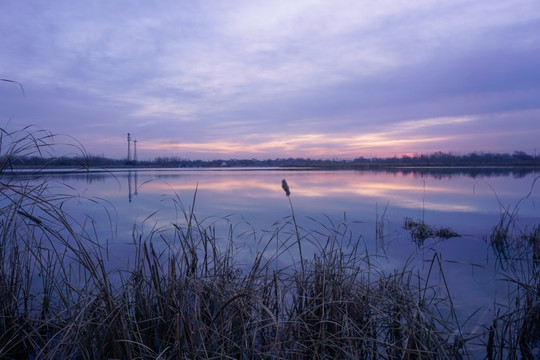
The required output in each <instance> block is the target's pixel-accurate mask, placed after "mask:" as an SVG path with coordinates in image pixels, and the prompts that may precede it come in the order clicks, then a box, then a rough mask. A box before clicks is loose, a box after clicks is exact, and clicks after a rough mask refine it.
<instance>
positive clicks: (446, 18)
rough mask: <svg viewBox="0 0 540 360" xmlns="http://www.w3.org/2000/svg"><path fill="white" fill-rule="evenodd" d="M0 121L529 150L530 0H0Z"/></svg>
mask: <svg viewBox="0 0 540 360" xmlns="http://www.w3.org/2000/svg"><path fill="white" fill-rule="evenodd" d="M0 34H2V35H1V36H0V78H4V79H11V80H16V81H18V82H19V83H21V84H22V85H23V86H24V90H25V95H23V94H22V92H21V90H20V88H19V87H18V86H17V85H16V84H12V83H8V82H0V125H1V126H2V127H9V128H11V129H16V128H21V127H23V126H25V125H29V124H33V125H37V126H39V127H41V128H44V129H47V130H50V131H51V132H53V133H57V134H65V135H69V136H73V137H74V138H75V139H77V140H78V141H80V142H81V143H82V144H83V145H84V147H85V148H86V150H87V152H88V153H90V154H96V155H101V154H103V155H105V156H108V157H125V156H126V155H127V141H126V134H127V132H130V133H131V134H132V137H133V138H135V139H137V140H138V143H137V151H138V155H139V158H140V159H151V158H154V157H155V156H179V157H183V158H190V159H217V158H252V157H254V158H258V159H266V158H276V157H290V156H292V157H312V158H334V157H338V158H354V157H358V156H365V157H372V156H394V155H400V154H412V153H418V152H420V153H429V152H433V151H439V150H441V151H445V152H446V151H451V152H455V153H468V152H471V151H492V152H513V151H515V150H521V151H526V152H528V153H533V152H534V151H535V149H536V148H537V147H538V150H539V151H540V1H538V0H512V1H508V0H479V1H470V0H442V1H441V0H436V1H435V0H433V1H424V0H415V1H402V0H382V1H367V0H352V1H340V0H337V1H304V0H301V1H299V0H295V1H290V0H284V1H281V0H279V1H276V0H272V1H251V0H250V1H155V2H152V1H131V0H130V1H127V0H126V1H110V0H107V1H74V0H64V1H50V2H37V1H9V0H8V1H2V2H1V3H0Z"/></svg>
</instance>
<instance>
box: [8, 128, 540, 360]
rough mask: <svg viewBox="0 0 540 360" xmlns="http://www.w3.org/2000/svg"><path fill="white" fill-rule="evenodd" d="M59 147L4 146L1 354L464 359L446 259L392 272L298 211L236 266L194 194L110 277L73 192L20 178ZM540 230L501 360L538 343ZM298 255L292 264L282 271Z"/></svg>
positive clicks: (139, 237) (28, 138) (491, 342)
mask: <svg viewBox="0 0 540 360" xmlns="http://www.w3.org/2000/svg"><path fill="white" fill-rule="evenodd" d="M21 134H22V135H21ZM8 138H9V139H8ZM49 139H50V138H47V137H45V138H43V139H36V137H35V134H31V133H18V134H7V133H5V132H3V138H2V139H0V140H2V142H1V143H0V145H2V146H3V145H5V144H7V143H10V144H11V145H10V146H8V147H7V148H5V147H4V148H2V149H1V150H2V154H3V156H2V164H1V165H0V166H1V167H0V169H1V171H0V196H1V199H0V207H1V214H0V358H3V359H24V358H28V359H33V358H40V359H42V358H43V359H104V358H111V359H147V358H158V359H173V358H176V359H194V358H208V359H218V358H219V359H229V358H234V359H312V358H318V359H335V358H339V359H459V358H461V357H467V353H468V348H467V342H468V339H466V338H462V337H461V336H460V337H456V336H455V332H454V330H455V329H460V324H459V323H458V320H457V316H456V314H455V310H454V307H453V303H452V298H451V297H450V294H449V292H448V289H447V288H446V286H445V284H446V283H445V281H444V273H443V267H442V264H441V262H440V261H439V258H438V257H437V256H435V257H434V258H433V260H432V263H431V269H432V270H433V272H435V270H438V271H439V272H440V273H441V274H442V275H441V276H440V278H441V279H442V280H441V281H440V282H439V283H438V284H436V285H433V281H432V280H433V279H430V274H431V273H432V272H431V270H430V272H429V274H428V276H427V278H426V279H424V278H422V277H421V276H419V274H418V272H417V271H415V269H414V267H413V266H410V265H404V266H403V268H401V269H397V270H395V271H394V272H391V273H385V272H383V271H382V270H381V269H379V268H377V267H376V266H375V265H374V264H373V263H372V261H371V260H372V259H370V257H369V256H368V255H366V254H365V253H363V252H362V251H360V250H359V249H358V247H357V246H352V247H345V245H344V244H348V243H350V239H345V238H346V237H347V236H349V232H348V229H347V228H346V227H345V225H344V224H341V223H340V224H337V225H336V226H333V227H331V228H328V229H327V230H328V233H326V234H324V233H322V232H320V231H319V232H317V233H306V232H305V231H304V230H303V229H302V228H300V227H298V226H297V223H296V218H295V216H294V209H293V207H292V202H290V205H291V213H292V215H291V220H292V221H291V222H287V223H284V224H281V225H279V226H278V228H277V229H276V230H275V231H274V232H271V233H261V234H255V235H254V236H255V237H256V239H255V240H256V241H257V242H258V243H259V244H260V245H261V246H260V250H259V251H258V252H257V253H256V255H255V256H254V259H253V261H252V262H251V263H250V264H248V265H240V264H238V263H237V261H238V260H237V255H238V253H237V249H238V248H237V246H239V245H238V244H236V242H235V239H236V235H235V233H234V227H232V226H231V230H230V232H229V234H228V237H227V238H225V239H223V238H219V237H218V236H217V235H216V229H215V227H214V225H213V224H209V225H207V224H206V223H205V221H199V219H197V216H196V213H195V212H194V211H193V209H194V207H195V202H196V201H195V200H196V196H194V198H193V203H192V204H191V207H190V208H189V209H188V210H186V209H185V208H184V207H183V206H182V204H181V202H180V201H179V200H178V201H177V202H176V203H177V205H178V208H179V209H180V212H179V214H180V218H179V219H178V221H177V222H176V223H174V224H172V225H171V228H170V229H167V230H166V231H163V230H161V229H159V230H158V229H152V230H151V231H149V232H146V233H144V232H141V231H138V230H135V231H134V233H133V242H134V244H135V249H136V251H135V254H134V257H133V258H132V259H130V262H129V265H128V264H127V263H126V265H125V267H123V268H115V269H111V268H109V267H108V265H107V263H108V257H109V256H113V255H114V254H110V253H109V252H108V251H107V248H106V246H104V245H103V244H102V243H101V242H100V239H98V238H97V237H96V235H95V233H96V232H95V231H94V229H93V224H92V221H83V222H78V221H77V220H76V219H73V218H71V217H70V215H69V214H68V213H66V212H64V211H63V208H64V207H63V205H64V204H65V202H67V201H70V197H69V196H65V197H64V196H59V195H58V194H57V193H56V192H54V191H52V190H51V189H50V188H49V187H48V183H47V181H45V180H43V181H42V182H36V181H32V182H25V181H21V179H20V178H18V179H19V180H17V178H16V177H15V178H14V177H11V176H9V169H10V161H11V160H10V159H14V158H16V157H17V156H19V155H20V154H22V153H24V152H25V151H31V149H32V147H37V149H38V150H39V149H42V148H43V147H46V146H50V142H49ZM8 140H9V141H8ZM41 140H43V141H42V142H41ZM6 150H7V153H6V152H5V151H6ZM287 188H288V187H287ZM286 192H287V191H286ZM289 195H290V193H289ZM289 201H290V197H289ZM539 233H540V230H539V229H538V228H535V229H534V231H531V232H528V233H527V235H523V236H521V237H520V239H521V241H524V242H526V243H528V244H530V248H531V249H533V250H532V254H533V259H534V261H533V262H532V264H534V268H532V269H533V270H534V272H532V273H530V272H529V273H528V274H529V275H530V277H529V278H527V279H524V278H522V277H520V278H512V279H511V280H512V281H515V282H516V284H517V287H518V288H519V291H520V293H519V304H516V306H515V307H511V306H509V307H508V309H507V310H508V311H505V312H503V311H502V310H501V311H499V314H498V315H499V316H498V318H497V319H495V320H494V321H493V322H492V323H490V324H491V326H489V325H488V326H486V331H485V334H483V336H484V337H485V339H486V341H485V345H486V354H487V357H488V358H490V359H500V358H503V355H504V356H507V355H512V354H518V351H520V352H519V354H522V355H523V356H524V357H525V355H526V354H529V353H530V352H531V351H532V350H531V349H530V346H529V345H530V344H532V343H533V342H534V341H535V339H538V338H539V337H538V336H537V334H538V331H539V330H538V329H539V328H540V327H539V325H538V319H539V315H538V309H539V306H538V295H537V294H538V292H539V291H538V290H539V289H538V281H537V274H538V272H537V271H536V269H537V268H536V264H537V261H538V258H539V257H538V252H539V250H538V249H539V245H538V244H540V241H539V236H538V234H539ZM304 241H309V243H310V244H311V245H315V246H314V247H315V248H316V249H317V251H316V252H315V254H314V255H313V256H310V257H301V258H300V263H301V266H298V265H299V264H298V260H296V261H295V260H294V256H292V255H290V253H291V249H293V248H296V247H298V250H299V251H301V242H304ZM274 249H275V250H274ZM287 256H290V259H291V260H290V261H289V262H287V261H285V262H284V263H288V264H289V265H287V266H282V267H279V266H277V265H276V264H278V261H277V260H278V259H279V260H280V263H283V262H282V260H283V259H284V258H285V257H287ZM531 274H532V275H531ZM516 329H518V332H517V333H518V334H519V335H516ZM526 344H529V345H527V346H529V348H527V346H526ZM527 351H529V352H527ZM509 358H510V357H509Z"/></svg>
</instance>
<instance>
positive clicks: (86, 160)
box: [0, 151, 540, 168]
mask: <svg viewBox="0 0 540 360" xmlns="http://www.w3.org/2000/svg"><path fill="white" fill-rule="evenodd" d="M0 160H2V159H0ZM10 165H11V166H13V167H16V168H21V167H51V166H52V167H134V166H135V167H156V168H164V167H172V168H178V167H180V168H197V167H322V168H326V167H338V168H377V167H407V166H415V167H424V166H425V167H450V166H540V156H533V155H529V154H527V153H525V152H523V151H516V152H514V153H513V154H508V153H502V154H500V153H477V152H474V153H469V154H465V155H456V154H451V153H444V152H441V151H438V152H435V153H432V154H418V155H414V156H406V155H403V156H400V157H398V156H394V157H391V158H379V157H375V158H364V157H358V158H356V159H349V160H342V159H326V160H323V159H310V158H277V159H268V160H257V159H228V160H225V159H217V160H189V159H183V158H180V157H161V156H160V157H156V158H155V159H154V160H142V161H141V160H139V161H136V162H135V161H133V160H132V161H127V160H126V159H112V158H107V157H105V156H99V155H88V156H73V157H60V158H44V157H38V156H28V157H18V158H12V159H10Z"/></svg>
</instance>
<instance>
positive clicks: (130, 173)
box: [127, 170, 139, 202]
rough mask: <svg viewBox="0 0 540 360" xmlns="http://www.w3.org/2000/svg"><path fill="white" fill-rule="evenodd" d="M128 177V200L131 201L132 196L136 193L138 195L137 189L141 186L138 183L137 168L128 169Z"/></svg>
mask: <svg viewBox="0 0 540 360" xmlns="http://www.w3.org/2000/svg"><path fill="white" fill-rule="evenodd" d="M127 178H128V201H129V202H131V199H132V196H133V195H135V196H137V194H138V193H137V189H138V188H139V187H138V185H137V178H138V176H137V170H129V171H128V175H127ZM132 178H133V181H134V188H135V192H134V194H133V195H132V194H131V179H132Z"/></svg>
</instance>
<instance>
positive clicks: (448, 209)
mask: <svg viewBox="0 0 540 360" xmlns="http://www.w3.org/2000/svg"><path fill="white" fill-rule="evenodd" d="M47 176H48V177H49V179H50V180H51V181H52V184H54V186H55V187H57V188H58V190H57V191H58V192H59V193H60V192H66V189H68V188H73V189H75V190H76V191H77V192H78V193H80V194H81V197H80V198H79V199H78V200H77V201H71V202H69V203H68V204H67V205H66V209H68V210H69V211H70V213H71V214H74V216H76V217H79V218H81V219H83V218H84V216H85V215H88V216H90V217H91V218H92V219H94V221H95V224H98V225H97V226H96V232H97V233H98V234H96V236H97V237H99V239H100V241H106V242H107V243H108V247H109V249H110V250H111V252H112V253H113V254H117V255H119V256H118V257H119V258H122V259H123V260H125V261H128V262H129V254H130V253H131V252H132V251H133V248H134V247H133V245H132V243H133V239H132V234H133V231H134V229H135V230H136V232H137V233H142V234H143V238H144V236H147V235H148V234H150V233H152V232H155V231H160V230H164V231H166V230H167V229H170V228H171V223H180V224H182V223H184V222H185V220H184V217H183V213H182V209H184V210H185V211H187V212H189V211H190V210H191V209H192V206H193V204H194V207H195V208H194V213H195V215H196V216H197V219H198V220H199V221H202V222H203V224H207V225H210V224H215V225H216V233H217V234H218V236H219V237H221V239H222V240H223V241H224V242H225V241H226V240H227V234H228V232H229V230H230V228H231V225H232V226H233V229H234V234H235V238H236V239H237V245H238V246H239V249H238V259H237V261H239V262H249V260H250V259H252V258H253V253H254V252H256V251H260V249H261V247H262V245H261V244H265V241H264V238H265V236H266V235H265V234H268V233H267V232H266V231H268V232H272V231H274V230H275V229H276V228H278V227H279V226H280V225H283V224H285V225H286V224H287V221H289V220H290V215H291V208H290V205H289V201H288V199H287V197H286V196H285V193H284V192H283V190H282V189H281V180H282V179H286V180H287V182H288V184H289V186H290V189H291V200H292V204H293V207H294V211H295V214H296V219H297V221H298V225H299V226H300V227H301V228H302V229H303V231H304V232H306V233H309V232H311V234H314V235H313V236H317V234H318V233H317V232H321V233H325V234H327V233H328V229H329V228H332V227H335V226H337V224H340V223H342V222H343V223H346V224H347V226H348V228H349V230H350V232H349V233H348V234H349V237H347V238H346V240H344V241H347V246H352V245H353V244H355V243H360V244H361V247H362V248H363V250H362V251H367V252H369V253H370V254H378V255H384V256H382V257H380V258H379V257H376V258H377V259H378V260H377V261H378V262H379V266H380V267H381V268H383V269H384V270H385V271H392V270H393V269H399V268H401V267H402V266H403V264H404V263H405V262H406V261H408V260H411V259H412V260H413V263H414V264H415V265H414V266H415V268H417V269H418V271H419V272H423V273H425V271H426V269H427V268H428V267H429V261H430V260H431V259H432V258H433V253H434V252H437V253H438V254H440V256H441V257H442V259H443V267H444V274H445V276H446V279H447V281H448V285H449V288H450V292H451V293H452V296H453V298H454V302H455V303H456V307H457V308H458V311H460V312H461V314H462V315H461V316H463V317H466V316H468V315H467V314H471V313H473V312H474V311H475V310H477V309H479V311H478V313H477V315H475V317H474V318H473V320H472V324H471V327H473V328H474V322H478V321H481V319H482V317H486V316H489V312H490V311H491V310H492V305H493V304H494V301H495V299H496V298H497V299H498V298H499V297H502V296H504V294H505V292H507V289H506V288H505V286H507V285H505V284H504V283H502V282H499V281H497V280H498V278H499V275H500V274H497V273H496V272H494V271H493V267H494V265H493V258H494V257H493V252H492V251H491V250H490V248H489V247H488V244H487V243H486V241H485V236H486V235H487V234H488V233H489V231H490V229H491V228H492V227H493V226H494V225H495V224H496V223H497V222H498V221H499V219H500V215H501V213H502V212H503V211H504V210H505V209H510V210H513V209H515V208H516V206H517V207H518V209H519V212H518V214H519V217H518V219H517V220H518V221H517V223H518V225H519V226H520V227H521V228H525V227H531V226H533V225H538V224H540V211H539V209H538V207H537V206H540V189H539V187H540V184H536V185H535V186H533V184H534V183H535V178H536V176H537V174H536V173H534V172H519V173H516V172H510V171H506V172H505V171H500V172H496V173H493V172H490V171H488V170H486V171H478V170H476V171H474V172H473V171H470V170H467V169H461V170H458V171H446V170H444V169H439V170H436V171H432V172H427V173H426V172H425V171H421V170H411V169H408V170H402V171H393V172H383V171H379V172H375V171H353V170H344V171H312V170H298V169H297V170H282V169H213V170H207V169H205V170H201V169H189V170H184V169H170V170H159V171H158V170H143V169H139V170H129V171H128V170H122V171H112V172H110V173H105V172H104V173H91V174H87V173H80V174H56V175H47ZM195 194H196V200H195V202H193V200H194V196H195ZM527 196H528V197H527ZM86 198H88V199H93V200H95V199H98V201H97V202H94V201H90V200H87V199H86ZM405 217H409V218H412V219H413V220H419V219H423V220H424V221H425V223H426V224H428V225H431V226H434V227H449V228H451V229H452V230H454V231H455V232H457V233H458V234H460V235H461V237H456V238H451V239H448V240H444V241H437V240H433V239H428V240H426V242H425V243H424V244H423V246H418V245H417V244H416V243H414V242H413V241H412V240H411V238H410V236H409V234H408V233H407V231H406V230H404V229H403V227H402V225H403V220H404V218H405ZM81 221H83V220H81ZM377 225H379V230H381V231H379V233H378V234H377V233H376V228H377ZM284 231H285V232H287V231H288V232H289V233H292V231H293V228H292V225H291V226H285V230H284ZM321 236H322V237H323V238H324V235H321ZM320 241H323V240H322V239H321V240H320ZM347 246H345V247H347ZM305 249H306V250H305V251H306V253H305V254H304V255H305V257H309V252H310V251H313V249H311V250H310V248H309V245H308V246H306V248H305ZM270 251H271V250H270ZM292 251H294V250H292ZM126 259H127V260H126ZM284 261H287V260H284ZM436 280H437V281H439V280H440V278H439V279H436ZM469 331H472V329H471V328H469Z"/></svg>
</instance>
